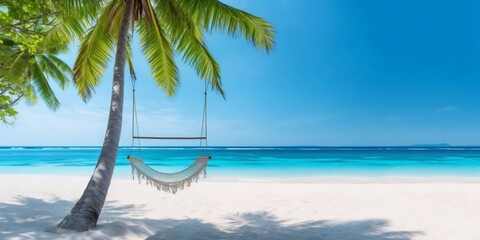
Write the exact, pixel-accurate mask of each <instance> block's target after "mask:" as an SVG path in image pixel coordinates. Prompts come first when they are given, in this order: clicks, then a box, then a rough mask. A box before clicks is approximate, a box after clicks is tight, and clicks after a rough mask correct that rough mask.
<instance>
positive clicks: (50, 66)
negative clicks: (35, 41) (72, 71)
mask: <svg viewBox="0 0 480 240" xmlns="http://www.w3.org/2000/svg"><path fill="white" fill-rule="evenodd" d="M39 60H40V61H41V63H42V66H43V68H42V71H43V72H45V73H47V74H48V75H50V76H51V78H50V79H53V80H54V81H55V82H57V84H58V86H60V88H61V89H62V90H63V89H65V87H66V86H68V84H69V83H70V80H69V76H68V72H63V71H62V70H61V69H60V68H59V67H58V66H57V65H56V64H55V62H54V61H52V60H51V59H50V58H49V57H48V56H47V55H41V56H40V57H39Z"/></svg>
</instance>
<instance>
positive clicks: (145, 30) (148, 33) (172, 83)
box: [138, 1, 179, 96]
mask: <svg viewBox="0 0 480 240" xmlns="http://www.w3.org/2000/svg"><path fill="white" fill-rule="evenodd" d="M147 4H148V11H149V12H150V15H151V17H152V19H151V22H150V23H147V21H146V19H142V20H140V25H139V28H138V31H139V33H140V44H141V46H142V52H143V54H144V55H145V57H146V58H147V61H148V63H149V65H150V68H151V71H152V75H153V79H154V80H155V82H156V83H157V84H158V85H159V86H160V87H161V88H162V89H164V90H165V92H166V94H167V95H169V96H173V95H174V94H175V91H176V89H177V86H178V84H179V81H178V70H177V66H176V64H175V60H174V55H173V48H172V45H171V43H170V42H169V41H168V39H167V36H166V34H165V32H164V29H162V26H160V22H159V19H158V17H157V14H156V13H155V11H154V9H153V7H152V5H151V4H150V1H147Z"/></svg>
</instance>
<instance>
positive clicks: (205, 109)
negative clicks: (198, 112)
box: [200, 80, 209, 151]
mask: <svg viewBox="0 0 480 240" xmlns="http://www.w3.org/2000/svg"><path fill="white" fill-rule="evenodd" d="M208 85H209V82H208V81H207V80H205V89H204V92H203V116H202V128H201V131H200V136H201V137H203V136H204V133H205V139H204V140H205V149H206V150H207V151H208V140H207V90H208ZM202 140H203V139H201V140H200V147H202Z"/></svg>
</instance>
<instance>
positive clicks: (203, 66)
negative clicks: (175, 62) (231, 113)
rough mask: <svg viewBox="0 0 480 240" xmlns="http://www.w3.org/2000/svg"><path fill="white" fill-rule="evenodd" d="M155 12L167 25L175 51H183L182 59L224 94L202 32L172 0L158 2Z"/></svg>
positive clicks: (216, 68) (214, 62) (216, 66)
mask: <svg viewBox="0 0 480 240" xmlns="http://www.w3.org/2000/svg"><path fill="white" fill-rule="evenodd" d="M160 3H161V4H159V5H157V6H156V9H157V12H160V13H162V14H161V16H162V22H163V23H164V25H166V26H168V30H169V31H168V33H169V39H171V41H172V42H173V43H174V44H175V48H176V50H177V51H179V52H181V53H183V57H182V60H184V61H185V62H186V63H187V64H189V65H191V66H192V67H193V68H194V69H195V70H196V72H197V73H198V75H200V77H201V78H202V79H205V80H208V81H210V83H211V84H212V87H213V88H214V89H215V90H217V91H218V92H220V94H222V96H224V91H223V89H222V81H221V77H220V66H219V65H218V63H217V62H216V61H215V59H214V58H213V56H212V55H211V54H210V52H209V51H208V49H207V47H206V46H205V44H204V42H203V34H202V31H201V27H200V26H199V24H196V23H195V22H194V21H193V20H192V19H191V18H190V17H189V16H188V15H187V14H186V13H185V12H183V10H182V9H181V8H180V7H179V6H178V4H177V3H176V2H175V1H173V0H166V1H162V2H160Z"/></svg>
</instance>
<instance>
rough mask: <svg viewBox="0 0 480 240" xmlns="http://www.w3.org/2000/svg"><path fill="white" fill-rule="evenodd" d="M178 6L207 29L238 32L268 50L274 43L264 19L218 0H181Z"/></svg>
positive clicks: (269, 27)
mask: <svg viewBox="0 0 480 240" xmlns="http://www.w3.org/2000/svg"><path fill="white" fill-rule="evenodd" d="M178 2H179V6H180V7H182V9H183V10H184V11H185V12H187V13H188V15H190V16H193V17H194V19H195V21H196V22H199V23H201V24H202V25H203V27H205V28H206V29H207V31H213V30H216V29H219V30H224V31H227V33H229V34H230V35H233V36H236V35H237V34H240V35H241V36H242V37H243V38H245V39H247V40H248V41H249V42H251V43H252V44H253V45H254V46H255V47H257V48H261V49H264V50H266V51H267V52H268V51H270V50H271V49H272V48H273V46H274V44H275V40H274V38H275V33H274V32H273V27H272V25H270V23H268V22H267V21H265V20H264V19H262V18H260V17H257V16H254V15H252V14H250V13H247V12H245V11H242V10H239V9H236V8H234V7H231V6H229V5H227V4H224V3H222V2H221V1H218V0H182V1H178Z"/></svg>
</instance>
